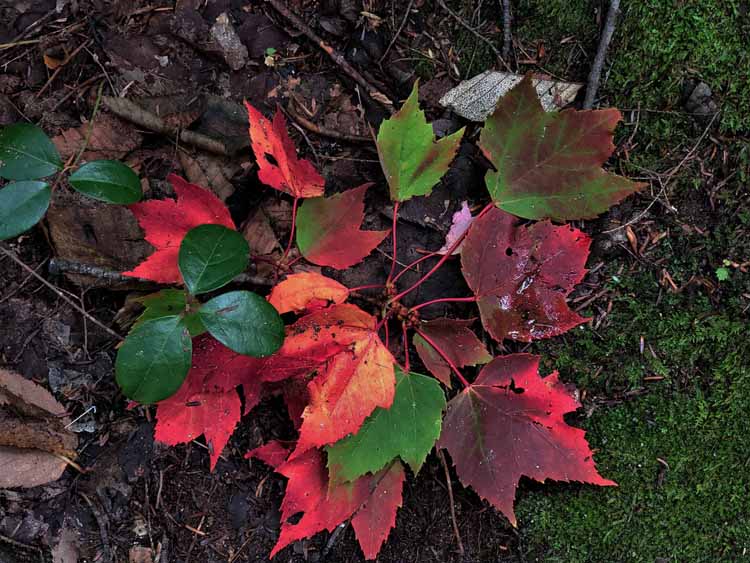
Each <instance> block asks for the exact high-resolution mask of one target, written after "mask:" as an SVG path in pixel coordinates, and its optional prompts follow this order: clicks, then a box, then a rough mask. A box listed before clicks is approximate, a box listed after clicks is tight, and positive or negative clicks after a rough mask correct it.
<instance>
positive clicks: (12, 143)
mask: <svg viewBox="0 0 750 563" xmlns="http://www.w3.org/2000/svg"><path fill="white" fill-rule="evenodd" d="M61 168H62V161H61V160H60V153H58V152H57V149H56V148H55V145H54V144H53V143H52V141H51V140H50V138H49V137H48V136H47V135H46V134H45V133H44V131H42V130H41V129H40V128H39V127H37V126H36V125H32V124H31V123H14V124H13V125H8V126H7V127H4V128H3V129H2V131H0V178H7V179H8V180H36V179H37V178H44V177H45V176H49V175H51V174H54V173H55V172H57V171H58V170H60V169H61Z"/></svg>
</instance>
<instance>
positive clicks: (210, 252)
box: [178, 225, 250, 323]
mask: <svg viewBox="0 0 750 563" xmlns="http://www.w3.org/2000/svg"><path fill="white" fill-rule="evenodd" d="M249 253H250V248H249V247H248V245H247V241H246V240H245V238H244V237H243V236H242V235H241V234H240V233H238V232H237V231H233V230H232V229H228V228H227V227H224V226H223V225H200V226H198V227H195V228H194V229H191V230H190V231H188V233H187V234H186V235H185V238H183V239H182V242H181V243H180V251H179V255H178V263H179V266H180V273H181V274H182V279H183V280H184V281H185V287H187V289H188V291H189V292H190V293H192V294H193V295H196V294H198V293H206V292H208V291H213V290H215V289H219V288H220V287H222V286H224V285H226V284H228V283H229V282H230V281H232V279H233V278H234V277H235V276H237V275H238V274H241V273H242V272H244V271H245V268H247V263H248V260H249ZM204 323H205V319H204Z"/></svg>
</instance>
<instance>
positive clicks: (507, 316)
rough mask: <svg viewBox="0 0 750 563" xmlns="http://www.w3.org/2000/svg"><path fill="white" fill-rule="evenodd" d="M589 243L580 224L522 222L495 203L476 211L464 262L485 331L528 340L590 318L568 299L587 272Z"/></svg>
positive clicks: (462, 252) (465, 242)
mask: <svg viewBox="0 0 750 563" xmlns="http://www.w3.org/2000/svg"><path fill="white" fill-rule="evenodd" d="M590 243H591V239H590V238H589V237H588V236H587V235H586V234H585V233H582V232H581V231H579V230H578V229H574V228H572V227H569V226H561V227H556V226H554V225H553V224H552V223H550V222H549V221H544V222H540V223H534V224H532V225H530V226H526V225H520V221H519V220H518V219H517V218H515V217H513V216H512V215H510V214H508V213H505V212H504V211H501V210H499V209H497V208H492V209H491V210H490V211H489V212H488V213H485V214H484V215H483V216H482V217H478V218H477V219H476V220H475V221H474V224H473V225H472V226H471V228H470V229H469V233H468V235H467V236H466V239H465V240H464V243H463V244H464V246H463V250H462V251H461V266H462V270H463V273H464V278H466V283H468V284H469V287H470V288H471V290H472V291H473V292H474V294H475V295H476V296H477V305H478V306H479V313H480V315H481V317H482V324H483V325H484V328H485V329H486V330H487V332H489V333H490V334H491V335H492V337H493V338H494V339H495V340H498V341H501V340H503V339H504V338H511V339H513V340H521V341H523V342H530V341H531V340H535V339H539V338H550V337H552V336H557V335H559V334H562V333H564V332H566V331H568V330H570V329H571V328H573V327H574V326H577V325H579V324H581V323H584V322H586V320H587V319H585V318H583V317H581V316H580V315H578V314H577V313H576V312H574V311H572V310H571V309H570V308H569V307H568V304H567V303H566V301H565V299H566V297H567V296H568V294H569V293H570V292H571V291H572V290H573V287H574V286H575V285H576V284H577V283H579V282H580V281H581V280H582V279H583V277H584V275H585V274H586V268H585V265H586V258H587V257H588V253H589V245H590Z"/></svg>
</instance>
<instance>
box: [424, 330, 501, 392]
mask: <svg viewBox="0 0 750 563" xmlns="http://www.w3.org/2000/svg"><path fill="white" fill-rule="evenodd" d="M473 322H474V321H473V320H467V321H464V320H458V319H435V320H434V321H426V322H423V323H421V324H420V325H419V330H420V332H422V333H423V334H424V335H425V336H427V337H428V338H429V339H430V340H432V342H434V343H435V344H436V345H437V346H439V347H440V349H441V350H442V351H443V352H444V353H445V355H446V356H448V358H449V359H450V361H451V362H453V365H455V366H456V367H457V368H462V367H464V366H475V365H477V364H486V363H487V362H489V361H490V360H491V359H492V356H490V353H489V352H488V351H487V348H486V347H485V345H484V344H482V341H481V340H479V339H478V338H477V336H476V334H474V332H472V331H471V329H469V326H471V324H472V323H473ZM414 348H416V350H417V354H419V359H421V360H422V363H423V364H424V365H425V367H426V368H427V369H428V370H429V371H430V373H431V374H432V375H434V376H435V377H436V378H438V379H439V380H440V381H441V382H442V383H443V384H444V385H446V386H447V387H450V386H451V368H450V366H449V365H448V362H446V361H445V359H444V358H443V357H442V356H441V355H440V354H439V353H438V352H437V351H436V350H435V348H433V347H432V345H431V344H430V343H429V342H427V341H426V340H425V339H424V338H422V336H420V335H419V334H415V335H414Z"/></svg>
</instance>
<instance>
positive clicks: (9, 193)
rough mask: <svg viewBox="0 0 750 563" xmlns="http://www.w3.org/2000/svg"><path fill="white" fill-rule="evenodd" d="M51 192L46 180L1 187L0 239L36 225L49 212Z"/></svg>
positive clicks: (15, 234)
mask: <svg viewBox="0 0 750 563" xmlns="http://www.w3.org/2000/svg"><path fill="white" fill-rule="evenodd" d="M51 193H52V191H51V190H50V187H49V184H47V183H45V182H14V183H12V184H8V185H7V186H5V187H4V188H2V189H0V240H5V239H9V238H13V237H15V236H18V235H20V234H21V233H23V232H24V231H27V230H29V229H30V228H31V227H33V226H34V225H36V224H37V223H38V222H39V221H40V220H41V219H42V217H44V214H45V213H46V212H47V208H48V207H49V198H50V195H51Z"/></svg>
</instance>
